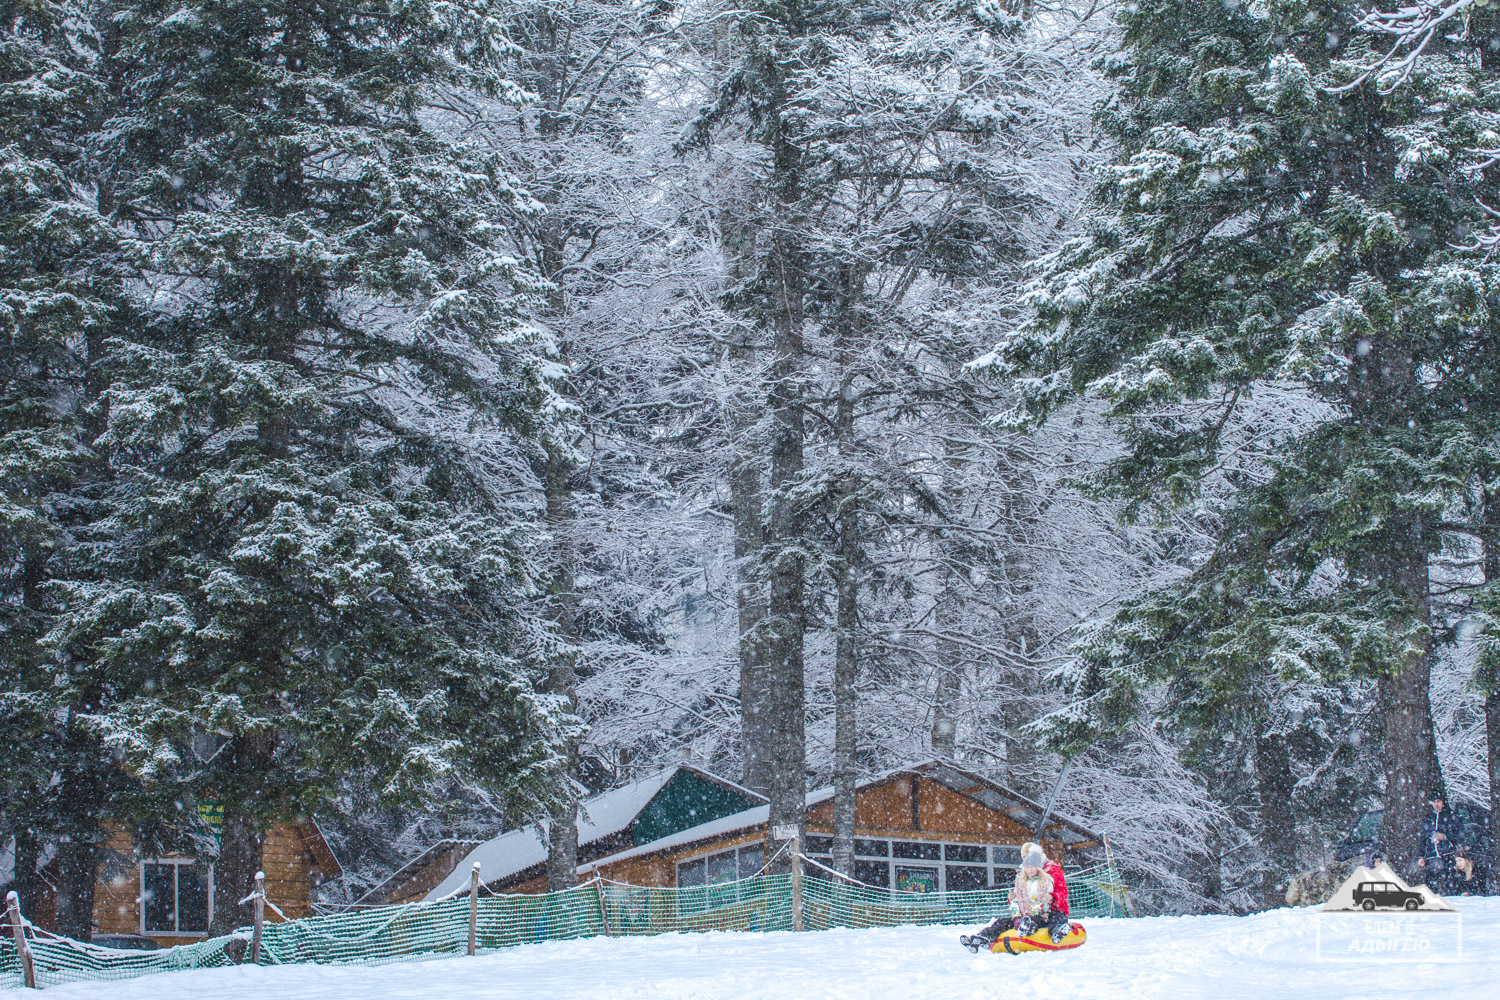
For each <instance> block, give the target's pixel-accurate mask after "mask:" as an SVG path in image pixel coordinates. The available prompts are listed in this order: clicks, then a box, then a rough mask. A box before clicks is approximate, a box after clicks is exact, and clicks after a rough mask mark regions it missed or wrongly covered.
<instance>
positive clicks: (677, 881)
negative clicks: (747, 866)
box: [672, 840, 765, 889]
mask: <svg viewBox="0 0 1500 1000" xmlns="http://www.w3.org/2000/svg"><path fill="white" fill-rule="evenodd" d="M755 850H758V851H760V852H761V854H762V857H761V864H760V866H759V867H764V866H765V857H764V854H765V846H764V841H759V840H750V841H746V842H745V843H743V844H735V845H734V846H733V847H726V848H724V849H723V850H719V851H709V852H708V853H707V854H695V855H693V856H692V857H690V858H682V859H680V860H676V861H673V862H672V878H673V884H674V886H675V887H676V888H678V889H700V888H704V887H707V886H714V885H729V884H730V883H731V882H739V881H743V880H744V879H745V878H746V876H744V875H741V874H740V873H739V872H740V852H741V851H755ZM726 854H727V855H729V856H730V857H732V858H733V859H734V872H735V876H734V878H732V879H730V880H729V881H728V882H710V881H708V862H709V859H710V858H722V857H723V856H724V855H726ZM695 864H701V865H702V866H703V881H702V882H699V883H697V884H696V885H687V886H685V885H683V884H682V869H683V867H684V866H688V865H695Z"/></svg>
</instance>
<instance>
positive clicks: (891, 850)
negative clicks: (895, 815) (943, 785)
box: [695, 834, 1021, 892]
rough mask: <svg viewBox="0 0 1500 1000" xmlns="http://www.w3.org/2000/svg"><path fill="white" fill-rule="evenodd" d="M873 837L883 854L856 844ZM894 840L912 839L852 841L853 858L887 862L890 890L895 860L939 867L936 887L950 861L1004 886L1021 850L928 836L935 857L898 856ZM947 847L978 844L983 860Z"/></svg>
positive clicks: (823, 857)
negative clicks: (961, 856)
mask: <svg viewBox="0 0 1500 1000" xmlns="http://www.w3.org/2000/svg"><path fill="white" fill-rule="evenodd" d="M815 836H824V834H816V835H815ZM875 841H883V842H884V843H885V854H883V855H882V854H869V853H866V852H864V851H862V850H860V849H859V847H858V846H857V845H860V844H861V843H863V844H866V845H869V844H872V843H873V842H875ZM896 841H905V842H908V843H910V842H912V841H911V838H910V837H897V836H885V837H880V836H875V837H857V838H855V841H854V843H855V844H856V847H855V851H854V859H853V860H855V861H874V862H884V863H885V866H886V885H885V888H887V889H889V890H891V891H893V892H894V891H896V867H895V866H896V865H898V864H900V865H907V866H929V867H935V868H937V870H938V886H939V891H941V892H948V891H949V889H948V866H949V865H954V866H959V867H964V868H976V869H979V870H980V871H983V872H984V874H985V888H986V889H1004V888H1007V887H1008V886H1010V885H1011V883H1012V882H1013V881H1014V880H1015V871H1016V868H1017V865H1012V864H1007V863H1006V861H1008V860H1009V859H1010V858H1011V857H1014V858H1016V860H1017V863H1019V860H1020V854H1021V848H1020V847H1019V846H1017V845H1015V844H988V843H974V842H972V841H961V840H929V841H921V843H924V844H933V845H935V846H938V848H939V851H938V857H937V858H936V859H930V858H898V857H896V856H895V844H896ZM949 847H962V848H975V847H977V848H980V849H981V850H983V851H984V860H983V861H959V860H958V859H957V858H955V859H954V860H952V861H949V860H948V848H949ZM1002 852H1005V853H1002ZM808 856H809V857H814V858H816V859H817V860H819V861H822V862H823V863H824V864H828V863H831V861H832V855H831V854H827V853H822V852H813V851H809V852H808ZM1002 858H1003V859H1005V860H1001V859H1002ZM695 860H696V859H695ZM953 891H963V892H973V891H976V890H972V889H965V890H953Z"/></svg>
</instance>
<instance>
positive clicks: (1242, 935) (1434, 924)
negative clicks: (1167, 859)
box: [45, 899, 1500, 1000]
mask: <svg viewBox="0 0 1500 1000" xmlns="http://www.w3.org/2000/svg"><path fill="white" fill-rule="evenodd" d="M1457 902H1458V906H1459V909H1460V911H1461V913H1462V918H1461V919H1462V926H1463V957H1462V960H1461V961H1457V962H1454V963H1452V964H1437V963H1425V964H1408V963H1405V962H1394V961H1390V960H1389V959H1386V960H1382V959H1381V958H1380V957H1377V956H1369V957H1366V958H1364V959H1362V960H1355V961H1348V960H1347V959H1348V956H1347V955H1346V954H1344V953H1343V952H1342V951H1340V952H1339V953H1338V954H1336V955H1335V956H1334V957H1338V958H1341V959H1346V960H1344V961H1319V960H1318V957H1317V944H1316V942H1317V934H1316V927H1317V923H1318V920H1319V919H1320V918H1319V915H1318V913H1317V911H1315V910H1275V911H1272V912H1269V913H1263V914H1257V915H1255V916H1251V917H1151V918H1146V919H1141V920H1095V921H1091V922H1090V923H1089V925H1088V929H1089V941H1088V943H1087V944H1086V945H1084V946H1083V947H1082V948H1080V949H1078V950H1077V951H1072V952H1063V953H1058V954H1031V955H1020V956H1015V957H1012V956H1008V955H990V954H979V955H971V954H969V953H968V952H966V951H964V950H963V949H961V948H960V947H959V946H958V944H957V943H956V941H955V937H956V935H957V934H958V931H959V929H958V928H947V927H902V928H894V929H881V930H863V931H848V930H839V931H826V932H823V933H810V934H786V933H778V934H736V933H718V934H670V935H665V936H662V937H654V938H590V939H587V940H583V941H560V942H553V943H549V944H541V945H527V946H524V947H520V948H513V949H511V950H508V951H504V952H498V953H495V954H491V955H484V956H480V957H478V958H450V959H442V960H440V961H430V962H418V963H411V964H406V965H387V966H383V967H380V968H347V967H345V968H332V967H319V966H280V967H267V968H244V967H241V968H236V969H212V970H203V971H198V972H176V973H169V974H166V975H159V976H151V977H147V978H143V979H134V980H129V981H126V982H116V983H77V984H72V985H68V986H60V987H54V988H52V989H48V990H47V991H46V993H45V997H46V1000H85V998H87V1000H105V998H109V1000H244V998H246V997H254V998H255V1000H346V998H347V1000H409V998H410V1000H416V998H421V1000H450V998H451V1000H502V998H503V1000H823V998H828V1000H856V998H857V1000H970V998H972V1000H981V998H982V1000H995V998H997V997H1002V996H1005V997H1010V996H1014V997H1028V998H1031V997H1038V998H1042V997H1055V998H1060V1000H1117V998H1141V1000H1187V998H1199V997H1207V998H1212V1000H1238V998H1245V1000H1252V998H1253V1000H1278V998H1283V997H1285V998H1297V1000H1345V998H1358V997H1409V996H1417V995H1429V994H1430V995H1437V996H1442V997H1445V998H1467V997H1474V998H1479V997H1487V996H1493V995H1494V992H1493V991H1494V984H1495V982H1496V981H1497V980H1500V899H1484V900H1477V901H1476V900H1469V899H1462V900H1458V901H1457ZM1321 919H1323V920H1325V921H1327V920H1339V921H1344V922H1345V923H1344V924H1341V925H1339V926H1343V927H1348V928H1356V927H1360V926H1364V925H1363V924H1362V922H1363V921H1366V920H1367V918H1365V917H1363V916H1359V915H1343V914H1324V915H1323V917H1322V918H1321ZM1394 919H1397V920H1408V921H1411V920H1420V921H1423V923H1422V924H1420V925H1418V926H1419V927H1421V928H1423V929H1426V928H1440V930H1439V931H1438V934H1437V937H1438V943H1439V947H1443V946H1444V943H1445V942H1446V943H1449V944H1451V945H1452V946H1453V947H1456V946H1457V937H1456V935H1457V930H1458V922H1459V919H1460V918H1458V917H1455V916H1454V915H1452V914H1423V915H1419V916H1414V917H1397V918H1394ZM1326 934H1327V927H1326V926H1325V935H1326ZM1323 943H1324V947H1325V956H1326V955H1327V954H1328V951H1327V949H1328V948H1329V946H1330V937H1329V936H1325V938H1324V942H1323ZM1441 957H1447V956H1446V955H1444V956H1441Z"/></svg>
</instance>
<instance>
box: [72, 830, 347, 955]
mask: <svg viewBox="0 0 1500 1000" xmlns="http://www.w3.org/2000/svg"><path fill="white" fill-rule="evenodd" d="M308 829H309V828H307V827H296V826H291V825H288V824H278V825H277V826H273V827H272V828H271V829H270V830H269V831H268V832H267V833H266V839H265V845H264V848H263V852H264V858H263V861H262V863H261V864H262V868H263V870H264V871H265V873H266V898H267V899H269V900H270V901H271V902H273V903H275V904H276V905H277V906H279V907H281V909H282V911H283V912H284V913H286V915H287V917H288V918H289V919H296V918H297V917H305V916H308V915H310V914H311V913H312V890H313V886H314V885H315V884H316V881H319V880H321V878H322V877H324V876H326V875H328V874H331V873H330V872H326V871H324V868H325V867H326V859H324V860H323V861H319V860H318V858H317V857H316V853H319V852H315V851H314V849H313V846H312V845H311V844H310V843H309V841H308V833H307V831H308ZM105 835H106V836H105V843H104V849H105V851H106V852H116V853H115V855H114V857H112V858H106V862H105V864H104V865H101V868H100V873H99V875H100V878H99V883H98V884H97V885H96V886H95V887H94V922H95V923H96V924H98V925H99V932H100V933H102V934H139V933H140V932H141V910H140V896H141V867H140V862H141V859H142V856H141V850H140V848H139V847H138V846H136V844H135V843H134V842H133V841H132V840H131V837H130V834H129V833H128V832H127V831H126V830H123V829H121V828H119V827H116V826H106V827H105ZM163 856H164V857H177V858H180V857H186V856H187V855H183V854H176V853H173V854H166V855H163ZM110 868H114V869H115V870H114V871H113V872H111V871H110V870H109V869H110ZM266 920H267V921H268V922H275V921H279V920H281V918H280V917H279V916H277V915H276V912H275V911H274V910H271V909H269V908H268V909H267V910H266ZM149 936H150V937H151V938H152V940H154V941H156V942H157V943H158V944H161V945H173V944H181V943H183V941H186V940H192V938H191V937H188V936H178V935H172V936H157V935H149Z"/></svg>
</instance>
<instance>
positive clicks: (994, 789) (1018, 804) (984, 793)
mask: <svg viewBox="0 0 1500 1000" xmlns="http://www.w3.org/2000/svg"><path fill="white" fill-rule="evenodd" d="M909 774H910V775H920V776H921V777H924V778H928V779H930V780H932V781H936V782H937V783H938V784H940V785H943V786H945V787H947V788H950V789H952V790H953V791H955V792H957V793H959V794H960V795H966V796H968V797H969V798H971V799H974V800H975V801H976V802H979V803H980V804H981V805H983V806H985V807H987V808H989V809H993V810H995V811H996V812H998V813H1001V814H1002V815H1005V816H1008V817H1010V818H1011V819H1013V820H1015V821H1016V822H1018V823H1021V824H1022V825H1023V826H1025V827H1026V828H1027V829H1031V830H1034V829H1036V824H1037V823H1038V822H1040V821H1041V818H1042V809H1043V808H1044V807H1043V806H1040V805H1038V804H1037V803H1036V802H1034V801H1033V800H1031V799H1029V798H1027V797H1026V796H1024V795H1022V794H1021V793H1019V792H1017V791H1014V790H1013V789H1010V788H1007V787H1005V786H1004V785H1001V784H999V783H997V782H994V781H990V780H989V779H988V778H985V777H983V776H981V775H978V774H975V773H973V772H972V771H966V770H964V769H963V768H961V767H958V766H956V765H954V764H951V763H949V762H947V761H943V760H937V759H933V760H926V761H921V762H919V763H916V764H908V765H905V766H903V767H898V768H894V769H892V770H890V771H886V772H884V773H882V774H877V775H875V776H873V777H870V778H866V779H865V780H863V781H860V782H858V783H856V784H855V786H854V787H855V789H856V790H860V789H865V788H873V787H875V786H877V785H883V784H885V783H886V782H888V781H891V780H893V779H895V778H899V777H902V776H904V775H909ZM832 798H833V786H832V785H828V786H825V787H823V788H819V789H816V790H814V791H811V792H808V793H807V799H806V806H805V808H806V809H813V808H815V807H816V806H819V805H822V804H823V803H824V802H827V801H829V800H830V799H832ZM770 819H771V807H770V806H769V805H761V806H755V807H753V808H750V809H746V810H744V811H742V812H737V813H735V814H733V815H731V816H724V817H722V818H720V819H715V820H710V821H708V822H707V823H700V824H699V825H697V826H694V827H690V828H689V829H686V830H681V831H678V832H676V833H673V834H670V835H668V836H665V837H662V838H660V839H658V840H654V841H652V842H651V843H649V844H641V845H638V846H635V847H631V848H629V849H627V850H624V851H619V852H617V853H615V854H611V855H609V856H607V857H603V858H598V859H596V860H594V861H590V862H588V863H586V864H581V865H579V866H578V873H579V874H580V875H583V874H587V873H589V872H593V871H595V870H596V869H599V868H601V867H603V866H605V865H610V864H614V863H615V862H617V861H625V860H627V859H629V858H638V857H641V856H643V855H647V854H657V853H660V852H662V851H669V850H672V849H673V848H676V847H683V846H686V845H687V844H692V843H696V842H697V841H700V840H710V839H713V838H715V837H722V836H726V835H728V834H733V833H740V832H742V831H745V830H751V829H754V828H756V827H759V826H764V825H766V824H767V823H769V822H770ZM1045 832H1046V833H1047V834H1048V835H1049V836H1051V837H1054V838H1056V839H1058V840H1061V841H1062V842H1063V845H1064V847H1069V848H1083V847H1091V846H1094V845H1096V844H1100V843H1102V842H1103V838H1102V837H1100V836H1099V835H1098V834H1096V833H1094V832H1092V831H1091V830H1089V829H1088V828H1086V827H1085V826H1083V824H1081V823H1079V822H1078V821H1077V820H1075V819H1072V818H1071V817H1068V816H1063V815H1060V814H1059V813H1058V812H1057V811H1056V810H1053V811H1052V812H1051V813H1049V814H1048V819H1047V827H1046V831H1045Z"/></svg>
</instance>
